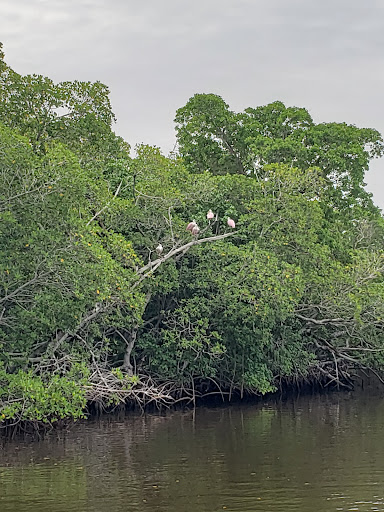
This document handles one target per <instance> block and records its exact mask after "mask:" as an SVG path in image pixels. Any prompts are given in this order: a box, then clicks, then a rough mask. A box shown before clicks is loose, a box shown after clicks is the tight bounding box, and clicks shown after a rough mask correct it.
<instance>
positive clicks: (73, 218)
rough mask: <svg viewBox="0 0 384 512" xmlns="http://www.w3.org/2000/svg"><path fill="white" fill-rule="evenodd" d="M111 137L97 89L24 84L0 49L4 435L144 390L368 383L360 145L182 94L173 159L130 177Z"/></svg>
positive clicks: (375, 317)
mask: <svg viewBox="0 0 384 512" xmlns="http://www.w3.org/2000/svg"><path fill="white" fill-rule="evenodd" d="M113 119H114V115H113V113H112V110H111V106H110V103H109V98H108V89H107V88H106V87H105V86H104V85H102V84H100V83H98V82H96V83H94V84H91V83H83V82H63V83H60V84H54V83H53V82H52V81H51V80H50V79H48V78H46V77H41V76H37V75H33V76H26V77H23V76H21V75H18V74H17V73H15V72H14V71H13V70H12V69H11V68H9V67H8V66H7V65H6V63H5V62H4V56H3V54H2V53H1V48H0V365H1V370H0V404H1V408H2V412H1V414H3V415H4V417H3V420H4V421H5V422H9V421H11V420H12V419H15V420H17V421H26V420H29V421H50V422H52V421H54V420H56V419H59V418H64V417H74V418H78V417H81V416H82V414H83V413H84V407H85V403H86V401H87V400H93V401H98V400H100V401H101V402H102V403H104V404H106V405H114V404H117V403H119V402H121V401H124V400H125V399H126V398H127V397H132V396H138V395H135V393H142V395H140V396H146V395H145V393H147V392H149V391H148V389H146V388H145V385H144V384H143V383H144V382H152V383H153V380H154V381H155V383H156V385H157V383H161V384H162V385H166V383H169V385H170V389H173V390H175V389H176V388H177V389H178V390H179V391H180V390H181V391H182V390H186V389H187V388H189V387H190V386H192V384H193V383H197V384H198V386H200V388H199V389H212V387H215V389H216V388H217V386H219V387H221V388H225V389H227V390H230V393H232V391H234V390H237V391H239V392H240V393H243V392H250V393H261V394H262V393H267V392H271V391H274V390H276V389H278V388H279V386H281V385H282V384H283V383H284V382H293V381H296V382H300V381H302V380H303V379H307V380H309V381H313V380H316V381H321V382H322V381H325V382H334V383H336V384H338V385H349V383H350V378H351V375H350V374H351V368H353V367H357V366H360V367H370V368H373V369H375V371H376V370H381V369H382V368H383V365H384V359H383V356H382V354H384V350H383V344H382V333H383V329H384V310H383V307H384V306H383V304H384V285H383V270H384V260H383V240H384V221H383V218H382V217H381V215H380V212H379V210H378V209H377V208H376V207H375V206H374V205H373V203H372V200H371V197H370V195H369V194H368V193H366V192H365V190H364V174H365V172H366V170H367V169H368V165H369V161H370V159H371V158H373V157H376V156H380V155H381V154H382V151H383V145H382V139H381V136H380V135H379V134H378V133H377V132H376V131H375V130H371V129H360V128H357V127H355V126H349V125H345V124H336V123H328V124H320V125H316V124H315V123H314V122H313V120H312V119H311V117H310V115H309V114H308V112H307V111H306V110H305V109H303V108H296V107H286V106H285V105H284V104H283V103H281V102H274V103H272V104H270V105H267V106H263V107H257V108H248V109H246V110H245V111H244V112H243V113H235V112H232V111H231V110H230V109H229V106H228V105H227V104H226V103H225V102H224V101H223V100H222V99H221V98H220V97H218V96H215V95H213V94H208V95H201V94H200V95H195V96H194V97H193V98H191V100H189V102H188V103H187V105H186V106H185V107H182V108H181V109H179V110H178V112H177V115H176V122H177V131H178V141H179V148H180V155H172V156H171V157H165V156H164V155H162V154H161V152H160V151H159V150H158V149H157V148H152V147H149V146H140V147H138V148H137V149H136V156H135V157H134V158H131V157H130V156H129V146H128V144H126V143H125V142H124V141H123V140H122V139H121V138H119V137H117V136H116V135H115V134H114V133H113V131H112V129H111V124H112V121H113ZM209 209H212V210H213V212H214V213H215V216H214V218H213V219H211V220H209V221H208V220H207V217H206V215H207V211H208V210H209ZM227 217H231V218H233V219H235V221H236V229H235V230H234V232H233V233H232V234H231V236H226V234H228V232H229V231H230V228H229V227H228V225H227ZM192 219H193V220H195V221H196V222H197V223H198V225H199V226H200V233H199V236H198V238H197V239H196V238H194V237H193V235H192V234H191V233H190V232H189V231H186V229H185V228H186V225H187V224H188V222H190V221H191V220H192ZM222 235H225V238H222ZM205 238H208V239H209V240H211V241H212V238H213V240H214V241H213V242H212V243H210V242H206V243H200V242H201V239H205ZM159 243H161V245H162V247H163V254H162V256H161V257H160V258H159V257H158V255H157V254H156V250H155V248H156V247H157V246H158V244H159ZM172 251H174V252H172ZM170 255H173V256H172V257H170ZM58 361H60V364H59V366H58ZM58 368H59V369H60V371H58ZM172 386H174V387H172ZM174 392H175V391H174ZM175 393H176V392H175ZM175 396H176V395H175ZM151 399H153V398H151Z"/></svg>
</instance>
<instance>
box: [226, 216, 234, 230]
mask: <svg viewBox="0 0 384 512" xmlns="http://www.w3.org/2000/svg"><path fill="white" fill-rule="evenodd" d="M227 224H228V226H229V227H230V228H234V227H235V226H236V224H235V221H234V220H233V219H231V218H230V217H228V220H227Z"/></svg>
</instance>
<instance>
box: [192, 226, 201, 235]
mask: <svg viewBox="0 0 384 512" xmlns="http://www.w3.org/2000/svg"><path fill="white" fill-rule="evenodd" d="M199 231H200V228H199V226H198V225H197V224H195V225H194V226H193V228H192V235H195V236H197V235H198V234H199Z"/></svg>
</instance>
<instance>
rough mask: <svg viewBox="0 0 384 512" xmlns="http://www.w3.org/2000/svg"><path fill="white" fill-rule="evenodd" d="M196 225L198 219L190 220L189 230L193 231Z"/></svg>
mask: <svg viewBox="0 0 384 512" xmlns="http://www.w3.org/2000/svg"><path fill="white" fill-rule="evenodd" d="M195 226H197V224H196V221H194V220H193V221H192V222H190V223H189V224H188V226H187V231H192V229H193V228H194V227H195Z"/></svg>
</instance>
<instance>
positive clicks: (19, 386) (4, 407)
mask: <svg viewBox="0 0 384 512" xmlns="http://www.w3.org/2000/svg"><path fill="white" fill-rule="evenodd" d="M88 376H89V371H88V370H87V368H86V367H85V366H84V365H82V366H77V367H75V368H73V369H72V371H70V372H69V373H67V375H66V376H65V377H61V376H60V375H53V376H52V375H41V376H36V375H34V374H33V372H32V371H31V370H30V371H27V372H26V371H23V370H19V371H18V372H17V373H14V374H9V373H7V372H5V371H4V370H3V369H0V425H1V423H5V424H6V423H7V422H9V420H11V421H15V420H17V421H31V422H43V423H54V422H55V421H57V420H59V419H65V418H73V419H75V420H76V419H79V418H84V417H85V415H84V407H85V405H86V397H85V391H84V385H85V384H86V383H87V377H88Z"/></svg>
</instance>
